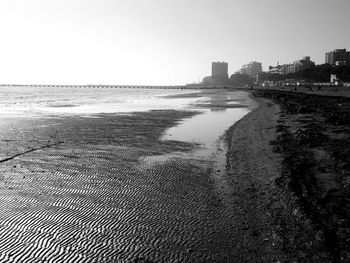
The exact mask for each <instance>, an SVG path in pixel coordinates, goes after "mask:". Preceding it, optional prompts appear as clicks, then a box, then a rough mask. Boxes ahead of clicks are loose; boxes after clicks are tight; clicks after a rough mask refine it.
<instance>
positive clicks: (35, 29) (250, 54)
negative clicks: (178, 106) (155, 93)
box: [0, 0, 350, 85]
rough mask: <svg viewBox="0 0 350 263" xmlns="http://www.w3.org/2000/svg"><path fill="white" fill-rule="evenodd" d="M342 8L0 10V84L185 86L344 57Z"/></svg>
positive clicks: (13, 0) (134, 0)
mask: <svg viewBox="0 0 350 263" xmlns="http://www.w3.org/2000/svg"><path fill="white" fill-rule="evenodd" d="M349 11H350V0H0V36H1V38H0V83H18V84H30V83H32V84H139V85H141V84H155V85H158V84H164V85H169V84H170V85H171V84H174V85H175V84H186V83H189V82H194V81H199V80H200V79H202V78H203V77H204V76H207V75H210V74H211V62H212V61H226V62H228V63H229V74H232V73H234V72H235V71H236V70H238V69H239V68H240V67H241V65H242V64H245V63H247V62H249V61H254V60H255V61H260V62H262V63H263V67H264V69H267V67H268V66H269V65H276V63H277V61H279V62H280V63H281V64H282V63H289V62H292V61H293V60H296V59H298V58H301V57H303V56H306V55H309V56H311V59H312V60H314V61H315V62H316V63H318V64H321V63H324V53H325V52H326V51H329V50H333V49H336V48H347V49H350V33H349V32H350V15H349Z"/></svg>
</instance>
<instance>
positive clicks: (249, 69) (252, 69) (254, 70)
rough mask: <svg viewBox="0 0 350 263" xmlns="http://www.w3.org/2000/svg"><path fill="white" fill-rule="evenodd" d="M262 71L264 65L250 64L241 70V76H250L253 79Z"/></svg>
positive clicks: (258, 63) (254, 62)
mask: <svg viewBox="0 0 350 263" xmlns="http://www.w3.org/2000/svg"><path fill="white" fill-rule="evenodd" d="M261 71H262V64H261V63H260V62H256V61H253V62H250V63H248V64H245V65H243V67H242V68H241V69H240V70H239V74H241V75H244V74H245V75H249V76H250V77H251V78H256V77H257V76H258V75H259V74H260V73H261Z"/></svg>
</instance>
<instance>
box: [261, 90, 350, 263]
mask: <svg viewBox="0 0 350 263" xmlns="http://www.w3.org/2000/svg"><path fill="white" fill-rule="evenodd" d="M255 96H257V97H264V98H268V99H270V100H272V101H273V102H275V103H276V104H278V105H279V106H280V107H281V113H280V114H279V119H278V125H277V127H276V133H277V138H276V140H273V141H271V144H272V145H273V149H274V152H276V153H279V154H281V156H282V160H283V161H282V175H281V177H279V178H278V179H277V180H275V184H276V185H277V186H278V187H279V188H280V189H281V190H282V189H284V200H287V202H286V206H285V208H284V209H283V211H285V212H287V213H290V216H289V217H285V218H283V217H281V219H280V222H279V225H280V228H281V230H282V232H281V233H282V234H283V236H284V248H283V250H284V251H285V252H286V253H287V254H290V255H293V254H294V255H295V256H296V257H297V258H298V259H299V261H302V262H306V261H308V262H329V261H331V262H348V261H349V259H350V254H349V251H350V247H349V244H350V242H349V241H350V224H349V223H350V220H349V217H350V183H349V182H350V157H349V156H350V152H349V151H350V99H349V98H342V97H327V96H319V95H310V94H303V93H295V92H286V91H276V90H274V91H272V90H260V91H257V92H255ZM271 132H273V131H271Z"/></svg>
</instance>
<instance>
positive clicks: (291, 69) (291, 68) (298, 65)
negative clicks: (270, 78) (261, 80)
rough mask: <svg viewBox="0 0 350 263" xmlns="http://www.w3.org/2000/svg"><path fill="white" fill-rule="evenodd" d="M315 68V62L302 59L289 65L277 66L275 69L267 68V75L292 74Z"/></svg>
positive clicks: (305, 58) (307, 58) (308, 58)
mask: <svg viewBox="0 0 350 263" xmlns="http://www.w3.org/2000/svg"><path fill="white" fill-rule="evenodd" d="M314 66H315V62H313V61H311V60H310V57H303V58H302V59H299V60H296V61H294V62H293V63H290V64H284V65H277V66H276V67H272V66H270V67H269V73H272V74H280V75H286V74H294V73H296V72H299V71H302V70H304V69H307V68H312V67H314Z"/></svg>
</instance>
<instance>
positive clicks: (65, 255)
mask: <svg viewBox="0 0 350 263" xmlns="http://www.w3.org/2000/svg"><path fill="white" fill-rule="evenodd" d="M244 94H245V93H242V92H241V93H237V94H236V95H237V96H238V99H237V98H236V99H235V97H230V96H228V95H227V91H221V94H219V92H218V91H211V93H207V94H206V95H205V96H204V97H205V98H204V99H201V100H200V101H199V102H198V104H200V105H197V106H195V105H194V106H193V107H194V108H193V109H192V110H185V109H176V110H171V109H166V108H164V109H158V110H147V111H139V112H133V111H128V112H118V113H108V112H107V113H106V112H104V113H95V110H96V109H95V108H94V113H90V114H83V115H81V114H76V112H77V111H78V110H79V109H80V108H81V107H80V106H79V105H78V106H74V107H72V106H71V104H72V103H68V102H65V104H63V103H62V102H59V103H55V107H52V108H53V109H52V110H51V108H50V111H49V112H48V111H47V108H48V107H47V103H46V102H45V103H43V101H42V99H39V101H40V103H39V104H38V103H36V104H35V105H36V106H35V107H28V104H27V100H25V101H24V102H21V101H20V100H17V102H16V111H15V112H14V113H13V115H12V116H11V115H10V116H9V117H7V116H2V121H1V125H2V129H1V138H0V142H1V149H2V151H1V160H0V161H1V193H0V194H1V197H2V202H1V208H0V209H1V210H0V211H1V212H0V224H1V228H0V232H1V235H2V237H3V238H2V239H1V241H0V251H1V254H0V262H9V261H12V262H31V261H33V262H36V261H37V260H41V261H48V262H74V261H76V262H231V261H232V258H234V257H235V256H237V255H239V254H237V253H236V252H237V250H232V247H235V246H237V236H238V233H237V232H236V231H235V229H236V227H237V222H235V220H233V218H232V216H233V211H232V210H231V208H230V207H228V204H229V203H228V200H229V199H230V196H227V195H226V194H227V193H229V192H230V191H231V187H228V191H229V192H226V190H225V191H224V190H222V189H221V186H226V185H227V184H226V182H227V181H228V178H227V177H226V176H225V166H226V162H225V158H226V152H225V150H224V149H223V148H220V147H222V146H221V144H220V143H219V144H218V148H217V147H216V144H215V145H213V142H214V141H213V140H212V137H211V136H210V135H211V134H212V133H211V132H210V133H209V134H208V136H209V137H207V136H206V137H203V139H204V141H203V142H202V141H199V142H196V141H191V140H192V139H190V140H189V141H186V139H185V140H184V141H179V139H176V138H175V139H170V138H165V137H166V136H167V135H169V136H170V135H171V136H177V135H176V134H177V132H176V130H175V131H172V130H171V129H170V128H172V127H176V126H178V127H182V125H185V127H186V123H187V122H186V120H189V121H190V122H189V123H190V124H191V121H192V120H195V121H200V122H201V123H203V121H204V123H203V124H204V125H210V123H206V122H207V120H206V119H201V118H196V117H197V116H198V117H201V116H208V117H210V118H213V116H216V119H217V118H219V119H220V118H222V117H220V116H226V115H227V114H229V115H228V116H230V114H234V115H232V118H237V119H239V118H241V117H238V115H237V116H236V115H235V114H236V113H237V114H243V115H242V116H244V115H245V114H247V113H248V112H249V111H250V110H252V109H253V108H255V107H256V105H255V104H254V103H253V104H251V103H252V102H253V100H251V98H249V97H248V96H247V95H244ZM28 96H29V95H28ZM208 96H209V97H210V98H211V99H209V100H208ZM177 97H178V98H173V99H174V100H175V101H178V99H181V100H182V99H184V98H179V97H188V99H190V100H191V98H197V97H200V96H199V95H198V94H197V93H193V92H192V93H191V94H190V95H181V96H180V95H177ZM35 100H36V101H38V98H36V99H35ZM168 100H169V103H170V102H171V100H172V99H170V98H169V99H168ZM8 101H10V100H8ZM8 101H7V102H6V103H8ZM220 101H221V102H220ZM50 103H51V104H52V103H53V102H50ZM169 103H168V104H169ZM56 104H59V107H56ZM170 104H171V103H170ZM22 105H25V107H22ZM31 105H32V104H31ZM37 105H39V106H37ZM161 105H163V104H161ZM225 105H226V106H225ZM5 106H6V105H5ZM5 106H4V107H5ZM11 107H12V106H11V105H10V106H9V107H7V108H6V109H7V110H8V111H9V112H10V109H11ZM41 107H44V108H45V110H42V108H41ZM106 107H107V106H106V105H104V110H105V108H106ZM108 107H109V106H108ZM108 107H107V108H108ZM162 107H163V106H162ZM28 108H29V111H26V110H23V109H28ZM57 108H58V109H59V113H57ZM72 108H73V110H74V112H73V113H72V112H71V109H72ZM108 109H110V108H108ZM62 111H63V113H62ZM25 114H27V115H28V116H26V115H25ZM213 114H214V115H213ZM234 116H236V117H234ZM237 119H236V120H237ZM209 120H210V119H209ZM223 120H224V121H225V123H226V125H228V127H229V126H231V125H232V123H233V122H234V121H235V120H234V119H232V123H230V122H229V123H228V122H227V120H226V118H223ZM228 127H227V128H228ZM180 130H181V129H180ZM167 131H169V134H168V133H167ZM197 133H200V131H197ZM220 133H222V135H224V130H222V131H220ZM164 136H165V137H164ZM171 136H170V137H171ZM194 139H195V138H194ZM218 139H219V138H218ZM222 157H223V158H224V159H222Z"/></svg>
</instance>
